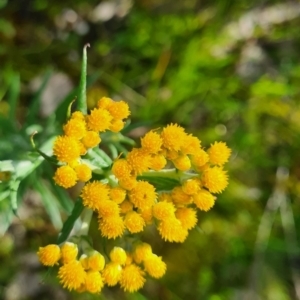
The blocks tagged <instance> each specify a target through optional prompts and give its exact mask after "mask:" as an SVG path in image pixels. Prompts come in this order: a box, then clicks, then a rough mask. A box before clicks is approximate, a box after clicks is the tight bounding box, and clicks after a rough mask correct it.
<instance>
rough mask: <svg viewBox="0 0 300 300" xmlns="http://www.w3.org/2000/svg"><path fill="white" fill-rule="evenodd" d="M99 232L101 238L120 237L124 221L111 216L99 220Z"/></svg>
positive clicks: (118, 217) (123, 228)
mask: <svg viewBox="0 0 300 300" xmlns="http://www.w3.org/2000/svg"><path fill="white" fill-rule="evenodd" d="M99 230H100V231H101V234H102V236H104V237H107V238H108V239H115V238H117V237H119V236H122V235H123V233H124V230H125V225H124V221H123V219H122V218H121V217H120V216H111V217H108V218H105V219H100V220H99Z"/></svg>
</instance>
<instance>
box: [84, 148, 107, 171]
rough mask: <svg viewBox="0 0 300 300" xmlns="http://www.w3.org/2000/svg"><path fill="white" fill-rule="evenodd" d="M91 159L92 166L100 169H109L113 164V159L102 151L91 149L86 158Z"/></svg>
mask: <svg viewBox="0 0 300 300" xmlns="http://www.w3.org/2000/svg"><path fill="white" fill-rule="evenodd" d="M85 157H86V158H88V159H89V161H90V164H91V165H93V166H95V167H98V168H100V169H102V168H107V167H109V166H110V165H111V164H112V160H111V158H110V157H109V156H108V155H107V154H106V153H105V152H104V151H103V150H101V149H99V148H93V149H90V150H89V151H88V152H87V154H86V156H85Z"/></svg>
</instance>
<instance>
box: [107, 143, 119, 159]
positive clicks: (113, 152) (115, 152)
mask: <svg viewBox="0 0 300 300" xmlns="http://www.w3.org/2000/svg"><path fill="white" fill-rule="evenodd" d="M108 148H109V150H110V153H111V157H112V158H113V159H116V158H117V157H118V156H119V152H118V149H117V148H116V146H115V145H114V144H108Z"/></svg>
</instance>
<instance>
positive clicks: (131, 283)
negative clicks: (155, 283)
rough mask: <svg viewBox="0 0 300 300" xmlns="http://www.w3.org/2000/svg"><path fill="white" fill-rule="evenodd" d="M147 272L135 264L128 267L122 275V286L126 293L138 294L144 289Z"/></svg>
mask: <svg viewBox="0 0 300 300" xmlns="http://www.w3.org/2000/svg"><path fill="white" fill-rule="evenodd" d="M144 275H145V272H144V271H143V270H142V269H141V268H140V267H138V266H137V265H135V264H131V265H127V266H125V267H124V269H123V271H122V273H121V279H120V285H121V287H122V288H123V289H124V291H125V292H127V291H128V292H130V293H133V292H136V291H137V290H139V289H140V288H142V287H143V285H144V283H145V281H146V279H145V278H144Z"/></svg>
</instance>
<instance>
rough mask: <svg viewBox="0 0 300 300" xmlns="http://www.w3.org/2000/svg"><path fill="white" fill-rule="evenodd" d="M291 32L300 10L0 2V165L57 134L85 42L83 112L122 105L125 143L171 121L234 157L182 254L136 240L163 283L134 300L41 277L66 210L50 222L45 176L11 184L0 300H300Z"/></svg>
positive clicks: (297, 47) (297, 130) (299, 70)
mask: <svg viewBox="0 0 300 300" xmlns="http://www.w3.org/2000/svg"><path fill="white" fill-rule="evenodd" d="M299 28H300V3H299V2H298V1H267V0H264V1H262V0H253V1H247V0H240V1H229V0H228V1H226V0H214V1H205V0H204V1H201V0H184V1H171V0H140V1H131V0H111V1H95V0H90V1H86V0H85V1H84V0H78V1H69V0H65V1H57V0H52V1H46V0H31V1H29V0H27V1H26V0H24V1H17V0H0V60H1V71H0V99H1V102H0V115H1V118H0V121H1V127H0V144H1V146H0V159H1V160H4V159H6V160H7V159H12V158H13V157H14V158H18V159H20V158H22V157H24V155H25V154H26V153H27V151H29V150H30V149H31V148H30V143H29V138H28V136H29V133H30V132H32V131H33V130H34V129H36V130H38V131H39V132H40V133H41V134H40V136H39V135H37V138H36V139H37V142H38V143H41V144H42V143H43V142H45V141H46V140H47V139H48V138H50V137H51V136H52V135H53V134H55V133H56V132H57V131H58V130H59V127H58V126H59V124H61V121H63V116H64V113H65V110H66V107H67V105H68V103H69V102H70V99H72V98H73V96H74V95H75V94H76V87H77V85H78V82H79V77H80V68H81V55H82V48H83V46H84V45H85V44H86V43H90V44H91V47H90V48H89V49H88V105H89V107H90V108H91V107H93V105H95V101H97V100H98V99H99V98H100V97H102V96H110V97H112V98H114V99H124V100H126V101H128V102H129V104H130V107H131V110H132V124H137V125H136V129H135V130H132V131H131V132H129V134H130V136H131V137H133V138H136V139H138V138H139V137H140V135H141V134H143V133H144V132H145V130H146V129H149V128H157V127H160V126H163V125H166V124H168V123H170V122H176V123H179V124H180V125H182V126H184V127H185V128H186V131H187V132H190V133H193V134H194V135H196V136H198V137H199V138H200V139H201V141H202V145H203V146H204V147H208V146H209V145H210V144H211V143H212V142H214V141H215V140H217V141H225V142H226V143H227V144H228V145H229V147H230V148H232V150H233V154H232V156H231V160H230V162H229V164H228V169H229V176H230V184H229V187H228V188H227V189H226V191H225V192H224V193H223V194H221V195H220V196H218V200H217V202H216V205H215V207H214V208H213V209H212V210H211V211H209V212H208V213H199V228H198V229H194V230H193V231H192V233H191V234H190V235H189V237H188V239H187V240H186V242H185V243H184V244H182V245H181V244H171V243H163V242H162V241H161V240H160V239H159V238H157V236H156V235H153V233H152V232H146V233H145V236H144V240H145V241H148V242H150V243H151V244H152V245H153V248H154V252H155V253H158V254H159V255H162V256H163V258H164V260H165V261H166V263H167V266H168V271H167V274H166V275H165V277H164V278H162V279H161V280H159V281H154V280H149V279H148V281H147V284H146V285H145V287H144V289H142V290H141V291H140V292H139V293H136V294H126V293H123V292H122V291H120V290H119V288H111V289H107V288H105V289H104V290H103V292H102V293H101V295H100V296H89V295H85V294H83V295H78V294H75V293H68V292H66V291H65V290H62V289H61V287H60V286H59V284H58V283H57V281H56V279H55V276H54V275H55V274H50V276H46V277H45V274H46V271H45V269H44V268H42V267H41V266H40V265H39V264H38V262H37V260H36V256H35V251H36V250H37V249H38V247H39V246H43V245H45V244H47V243H50V242H55V240H56V237H57V234H58V232H59V229H60V228H61V220H64V219H65V217H66V215H67V213H68V211H70V206H68V205H69V204H68V202H66V203H65V207H64V213H62V216H61V219H60V218H59V219H55V214H57V212H58V211H59V206H57V207H58V208H55V209H56V210H55V209H54V211H53V209H52V206H51V204H49V201H50V202H51V201H55V195H57V193H59V192H60V191H59V189H57V188H56V190H55V191H54V193H53V194H51V193H50V194H46V195H45V193H44V192H43V184H44V183H45V181H44V179H43V178H46V177H47V174H45V173H47V171H45V170H46V169H47V168H48V169H49V165H47V166H48V167H45V165H44V166H43V167H42V168H39V167H38V166H37V168H36V169H35V172H34V173H33V174H31V175H30V176H26V180H24V182H22V183H21V184H20V189H19V194H20V195H19V196H18V197H19V205H17V204H16V207H17V206H18V217H13V214H12V212H11V205H10V204H9V203H7V201H6V200H5V198H6V197H5V195H4V194H3V190H2V189H1V188H0V191H2V195H1V194H0V195H1V196H0V210H1V212H2V215H1V216H0V221H1V231H2V233H1V234H3V233H4V232H5V234H3V235H1V237H0V299H1V300H2V299H3V300H15V299H24V300H25V299H26V300H27V299H39V300H41V299H45V300H46V299H62V300H64V299H105V300H110V299H130V300H144V299H162V300H165V299H166V300H169V299H170V300H171V299H174V300H177V299H178V300H179V299H208V300H223V299H247V300H248V299H249V300H252V299H270V300H287V299H300V270H299V268H300V251H299V242H298V232H299V230H300V203H299V193H300V183H299V177H300V84H299V83H300V54H299V53H300V34H299ZM38 103H41V105H40V107H39V105H38ZM13 104H14V105H13ZM26 155H27V154H26ZM20 168H22V166H20ZM50 169H51V168H50ZM50 172H52V171H51V170H50ZM36 182H40V185H39V186H38V187H39V191H38V192H39V193H38V192H36V191H35V190H34V189H33V188H32V187H33V186H34V184H36ZM52 188H53V189H55V187H52ZM41 195H43V197H42V196H41ZM65 196H66V195H64V197H65ZM51 197H52V198H51ZM47 203H48V206H47ZM60 205H62V206H64V204H60ZM45 206H46V210H45ZM49 207H50V209H49ZM51 209H52V210H51ZM49 211H50V212H49ZM8 215H9V216H10V217H8ZM49 215H50V217H49ZM10 223H11V224H10ZM9 224H10V225H9ZM91 231H92V232H91V233H92V234H93V236H94V238H95V239H97V232H96V230H95V229H94V228H92V229H91ZM42 281H44V283H41V282H42Z"/></svg>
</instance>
